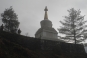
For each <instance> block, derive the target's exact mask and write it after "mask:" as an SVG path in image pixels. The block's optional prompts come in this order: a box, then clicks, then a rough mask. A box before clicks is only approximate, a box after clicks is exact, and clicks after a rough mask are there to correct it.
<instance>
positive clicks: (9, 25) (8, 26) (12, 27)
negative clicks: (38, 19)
mask: <svg viewBox="0 0 87 58" xmlns="http://www.w3.org/2000/svg"><path fill="white" fill-rule="evenodd" d="M1 17H2V22H3V23H4V30H5V31H8V32H11V33H16V32H17V29H18V27H19V22H18V20H17V19H18V17H17V14H16V13H15V12H14V10H13V8H12V7H10V8H7V9H5V11H4V13H2V14H1Z"/></svg>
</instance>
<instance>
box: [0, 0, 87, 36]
mask: <svg viewBox="0 0 87 58" xmlns="http://www.w3.org/2000/svg"><path fill="white" fill-rule="evenodd" d="M10 6H12V7H13V9H14V11H15V13H16V14H17V15H18V20H19V22H20V26H19V28H20V29H21V30H22V35H25V34H26V33H28V35H29V36H31V37H34V35H35V32H36V31H37V30H38V29H39V28H40V21H41V20H43V19H44V8H45V6H47V7H48V18H49V20H51V21H52V24H53V27H54V28H55V29H56V30H57V28H59V26H60V25H61V24H60V22H59V21H60V20H63V19H64V17H63V16H65V15H68V12H67V10H69V9H70V8H75V9H76V10H78V9H80V10H81V15H86V16H85V20H87V0H0V14H1V13H3V11H4V10H5V9H6V8H9V7H10ZM0 19H1V17H0ZM1 24H2V23H1V20H0V25H1Z"/></svg>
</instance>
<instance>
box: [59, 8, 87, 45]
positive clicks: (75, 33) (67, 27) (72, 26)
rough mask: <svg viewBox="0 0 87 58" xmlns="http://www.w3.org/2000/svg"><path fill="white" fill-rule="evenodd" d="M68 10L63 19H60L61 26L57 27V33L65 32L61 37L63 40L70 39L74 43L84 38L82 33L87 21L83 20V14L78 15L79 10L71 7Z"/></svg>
mask: <svg viewBox="0 0 87 58" xmlns="http://www.w3.org/2000/svg"><path fill="white" fill-rule="evenodd" d="M68 12H69V15H68V16H64V18H65V19H64V21H60V23H61V24H62V26H60V28H59V29H58V30H59V33H62V34H65V37H64V38H63V39H65V40H70V41H72V42H74V43H75V44H76V43H80V42H82V41H83V40H85V38H84V35H85V32H86V27H87V25H85V23H86V22H87V21H84V16H82V15H80V13H81V11H80V10H75V9H74V8H71V9H70V10H68Z"/></svg>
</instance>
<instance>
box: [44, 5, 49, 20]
mask: <svg viewBox="0 0 87 58" xmlns="http://www.w3.org/2000/svg"><path fill="white" fill-rule="evenodd" d="M44 11H45V15H44V20H45V19H48V15H47V11H48V9H47V6H46V7H45V9H44Z"/></svg>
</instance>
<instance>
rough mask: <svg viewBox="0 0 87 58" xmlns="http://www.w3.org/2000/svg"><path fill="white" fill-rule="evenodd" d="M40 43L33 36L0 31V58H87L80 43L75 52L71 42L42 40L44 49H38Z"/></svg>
mask: <svg viewBox="0 0 87 58" xmlns="http://www.w3.org/2000/svg"><path fill="white" fill-rule="evenodd" d="M40 44H41V43H39V41H38V40H37V39H34V38H30V37H25V36H21V35H16V34H10V33H8V32H3V33H0V58H75V57H76V58H87V54H85V53H84V49H83V47H81V45H77V52H75V50H74V45H73V44H67V43H61V44H60V43H59V42H57V44H56V42H53V41H44V45H43V47H44V48H45V49H46V50H41V49H39V48H38V47H40V46H39V45H40ZM49 48H50V49H53V50H50V49H49ZM70 49H71V50H70Z"/></svg>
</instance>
